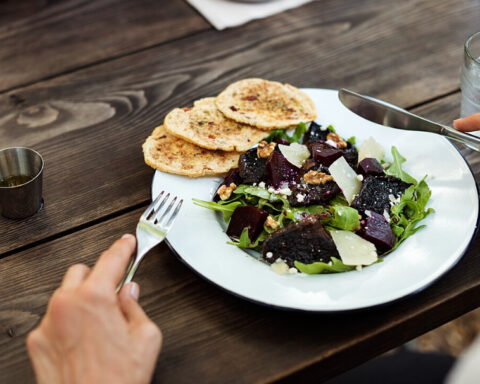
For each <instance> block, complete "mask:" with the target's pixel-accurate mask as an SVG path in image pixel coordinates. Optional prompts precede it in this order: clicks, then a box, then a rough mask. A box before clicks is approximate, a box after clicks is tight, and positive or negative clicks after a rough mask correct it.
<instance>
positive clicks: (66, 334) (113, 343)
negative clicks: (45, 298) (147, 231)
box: [27, 235, 162, 384]
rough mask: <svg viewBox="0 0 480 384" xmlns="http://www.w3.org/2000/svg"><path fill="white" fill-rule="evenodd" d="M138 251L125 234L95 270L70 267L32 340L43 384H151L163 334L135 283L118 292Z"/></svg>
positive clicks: (29, 340) (29, 341) (30, 346)
mask: <svg viewBox="0 0 480 384" xmlns="http://www.w3.org/2000/svg"><path fill="white" fill-rule="evenodd" d="M134 249H135V237H134V236H132V235H124V236H123V237H122V238H121V239H120V240H117V241H116V242H115V243H114V244H113V245H112V246H111V247H110V249H108V250H107V251H105V252H104V253H103V254H102V255H101V256H100V258H99V259H98V261H97V263H96V265H95V267H94V268H93V269H92V270H90V268H88V267H87V266H86V265H83V264H77V265H74V266H72V267H70V268H69V269H68V271H67V273H66V274H65V276H64V278H63V282H62V284H61V286H60V287H59V288H58V289H57V290H56V291H55V293H54V294H53V296H52V298H51V299H50V302H49V304H48V307H47V313H46V314H45V317H44V318H43V319H42V321H41V323H40V325H39V326H38V327H37V328H36V329H35V330H33V331H32V332H31V333H30V334H29V335H28V337H27V349H28V353H29V355H30V359H31V361H32V363H33V368H34V371H35V374H36V376H37V381H38V383H39V384H43V383H49V384H56V383H89V384H95V383H102V384H103V383H115V384H123V383H132V384H133V383H135V384H137V383H148V382H150V380H151V376H152V373H153V370H154V366H155V362H156V360H157V356H158V354H159V352H160V346H161V342H162V335H161V332H160V330H159V329H158V327H157V326H156V325H155V324H154V323H153V322H152V321H151V320H150V319H149V318H148V317H147V315H146V314H145V312H144V311H143V310H142V308H141V307H140V305H139V304H138V303H137V300H138V296H139V287H138V285H137V284H136V283H129V284H127V285H125V286H124V287H123V288H122V290H121V291H120V293H119V294H118V295H117V294H116V292H115V291H116V287H117V285H118V283H119V282H120V280H121V278H122V276H123V274H124V272H125V269H126V267H127V264H128V262H129V260H130V257H131V254H132V253H133V251H134Z"/></svg>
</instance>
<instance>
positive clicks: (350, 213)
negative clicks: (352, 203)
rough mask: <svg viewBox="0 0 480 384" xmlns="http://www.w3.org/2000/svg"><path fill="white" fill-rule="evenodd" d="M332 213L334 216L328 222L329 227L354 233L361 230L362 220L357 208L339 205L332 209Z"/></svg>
mask: <svg viewBox="0 0 480 384" xmlns="http://www.w3.org/2000/svg"><path fill="white" fill-rule="evenodd" d="M332 213H333V215H332V218H331V219H330V220H329V221H328V225H330V226H332V227H335V228H337V229H343V230H345V231H352V232H354V231H358V230H359V229H360V218H359V217H358V211H357V210H356V209H355V208H352V207H345V206H342V205H338V206H335V207H332Z"/></svg>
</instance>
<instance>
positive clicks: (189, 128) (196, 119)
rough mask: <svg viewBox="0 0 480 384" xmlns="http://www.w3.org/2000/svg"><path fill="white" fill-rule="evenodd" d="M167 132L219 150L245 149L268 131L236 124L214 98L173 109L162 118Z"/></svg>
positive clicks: (201, 145)
mask: <svg viewBox="0 0 480 384" xmlns="http://www.w3.org/2000/svg"><path fill="white" fill-rule="evenodd" d="M164 126H165V129H166V130H167V132H169V133H170V134H172V135H174V136H176V137H179V138H181V139H183V140H186V141H189V142H191V143H193V144H195V145H198V146H199V147H202V148H207V149H212V150H222V151H246V150H247V149H249V148H251V147H252V146H253V145H255V144H256V143H258V142H259V141H260V140H262V139H263V138H264V137H266V136H267V135H268V132H265V131H262V130H260V129H256V128H254V127H251V126H249V125H246V124H242V123H237V122H236V121H234V120H231V119H228V118H226V117H225V115H223V114H222V113H221V112H220V111H219V110H218V109H217V107H216V105H215V98H214V97H208V98H205V99H201V100H198V101H196V102H195V103H194V105H193V108H175V109H174V110H173V111H171V112H170V113H169V114H168V115H167V117H166V118H165V123H164Z"/></svg>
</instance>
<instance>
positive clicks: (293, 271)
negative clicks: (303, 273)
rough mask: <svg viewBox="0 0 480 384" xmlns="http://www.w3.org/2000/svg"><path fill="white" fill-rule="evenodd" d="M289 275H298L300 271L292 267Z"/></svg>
mask: <svg viewBox="0 0 480 384" xmlns="http://www.w3.org/2000/svg"><path fill="white" fill-rule="evenodd" d="M288 273H290V274H291V275H296V274H297V273H298V269H297V268H294V267H292V268H290V269H289V270H288Z"/></svg>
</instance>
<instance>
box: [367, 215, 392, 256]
mask: <svg viewBox="0 0 480 384" xmlns="http://www.w3.org/2000/svg"><path fill="white" fill-rule="evenodd" d="M369 213H370V216H368V215H366V216H367V218H366V219H365V225H364V226H363V228H362V230H361V231H360V236H362V237H363V238H364V239H365V240H368V241H370V242H371V243H373V244H375V247H376V248H377V250H378V251H379V253H385V252H387V251H389V250H390V249H392V248H393V246H394V245H395V235H394V234H393V232H392V229H391V228H390V225H388V222H387V220H386V219H385V217H383V216H382V215H380V214H378V213H376V212H373V211H370V212H369Z"/></svg>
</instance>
